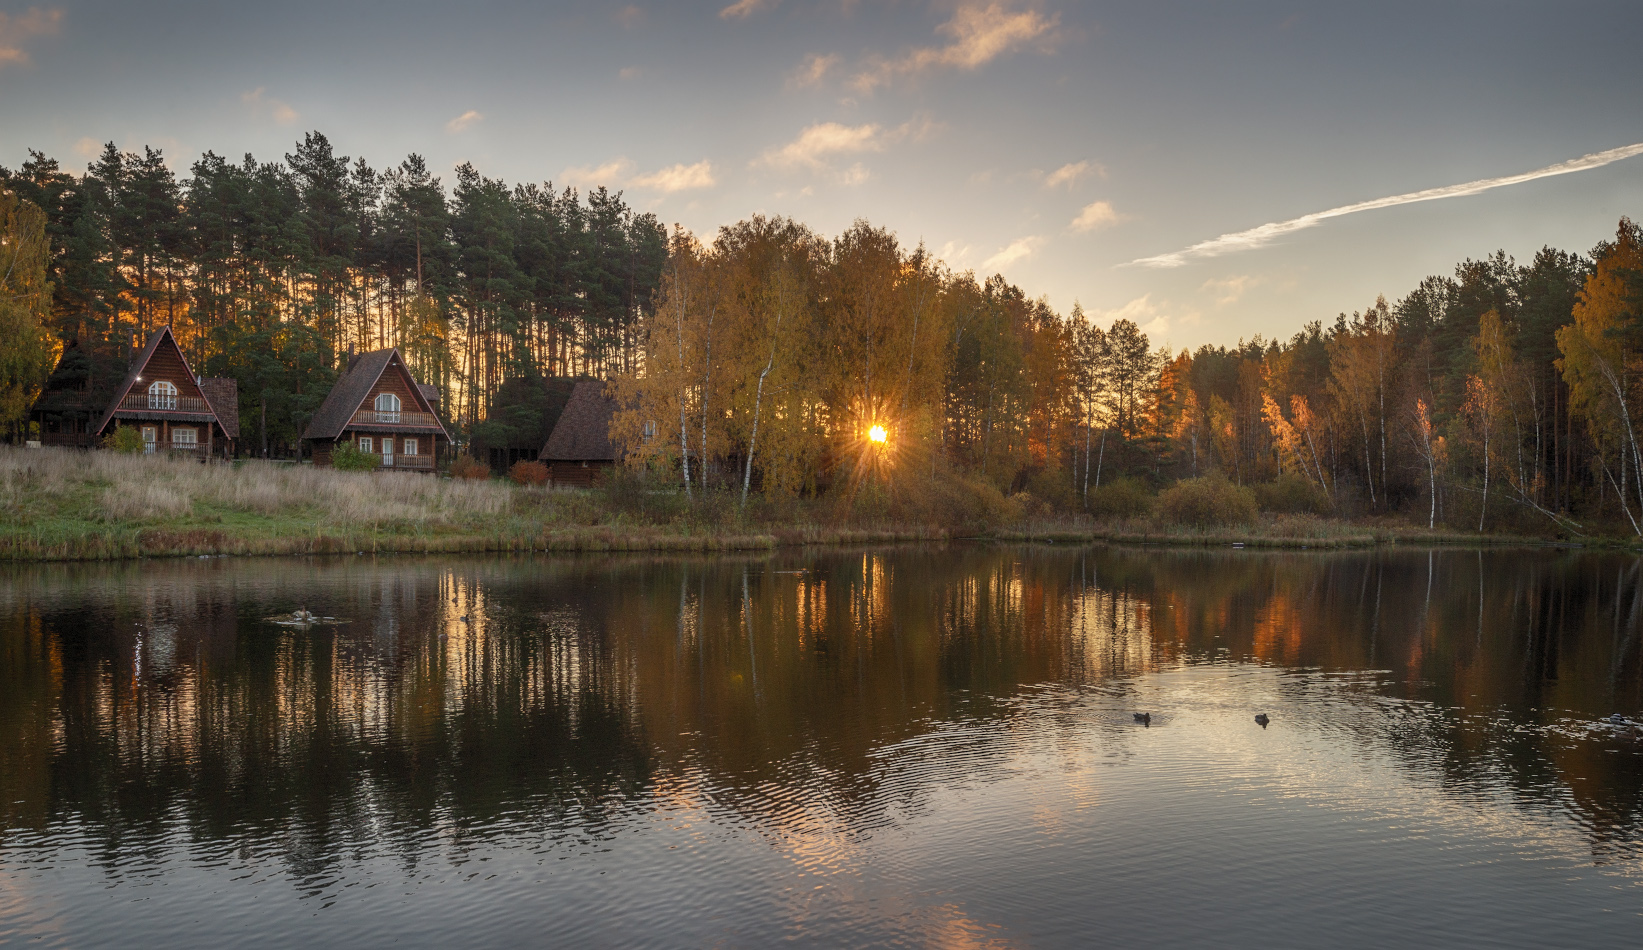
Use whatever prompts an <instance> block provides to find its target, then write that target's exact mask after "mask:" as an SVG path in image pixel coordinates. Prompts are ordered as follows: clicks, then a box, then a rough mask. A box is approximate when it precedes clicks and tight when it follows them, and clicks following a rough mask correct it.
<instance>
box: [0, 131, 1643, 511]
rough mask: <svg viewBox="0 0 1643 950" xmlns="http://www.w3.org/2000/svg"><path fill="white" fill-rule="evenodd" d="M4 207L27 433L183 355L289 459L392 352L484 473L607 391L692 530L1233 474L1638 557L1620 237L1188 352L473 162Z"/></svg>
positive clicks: (101, 185) (775, 223)
mask: <svg viewBox="0 0 1643 950" xmlns="http://www.w3.org/2000/svg"><path fill="white" fill-rule="evenodd" d="M0 191H3V192H5V196H4V199H5V202H6V203H4V204H3V205H0V227H4V228H5V229H6V230H7V233H8V235H12V237H10V238H8V241H7V242H6V243H4V244H3V245H0V265H6V273H3V274H0V280H4V281H6V282H7V283H4V284H0V320H3V321H5V327H6V336H7V345H6V346H5V347H4V348H3V349H4V354H3V359H0V411H3V412H4V413H6V419H5V421H6V422H7V424H14V423H15V420H16V419H17V418H18V417H19V414H20V412H21V407H23V406H26V404H27V401H28V398H29V393H30V392H31V387H33V391H37V389H38V379H39V376H40V375H41V373H42V372H43V371H42V370H41V366H42V365H47V366H49V363H50V360H51V358H52V353H53V352H54V349H53V348H54V347H61V346H62V345H63V344H64V343H66V342H68V341H82V342H90V343H92V344H98V345H104V346H120V345H126V346H129V345H130V344H131V341H132V340H136V341H137V342H140V340H141V337H142V336H143V335H145V334H146V333H147V332H148V331H149V330H151V329H153V328H154V327H157V326H159V325H161V324H169V325H171V326H172V327H173V329H174V331H175V332H176V333H177V336H178V338H179V340H181V341H182V343H183V346H184V348H185V351H186V352H187V353H188V355H189V356H190V358H191V360H192V361H193V362H194V364H195V365H196V367H199V368H200V369H201V371H202V372H204V373H208V374H212V375H226V376H232V377H234V378H236V379H238V380H239V383H240V387H241V410H242V414H246V416H247V421H248V424H247V425H246V426H245V427H244V431H246V432H248V433H258V434H259V435H260V437H261V438H262V440H263V444H264V445H267V444H269V443H270V442H271V443H273V444H275V445H276V446H277V445H279V444H281V443H289V442H290V441H291V440H294V439H295V437H296V435H297V434H298V433H299V432H300V431H301V427H302V425H303V424H304V423H305V422H306V419H307V416H308V415H309V414H311V413H312V411H313V410H314V409H315V408H316V407H317V406H318V404H319V402H320V401H321V400H323V398H324V395H325V393H326V392H327V391H328V390H329V387H330V385H331V383H332V382H333V381H334V379H335V377H336V374H337V372H338V371H339V368H340V367H341V366H342V365H343V364H344V361H345V359H346V355H347V353H348V352H349V351H350V350H353V349H359V350H365V349H375V348H379V347H383V346H389V345H394V346H398V347H400V348H401V350H402V352H403V353H404V354H405V356H406V358H407V360H408V362H410V364H411V365H412V367H413V368H414V370H415V371H416V372H417V374H418V375H419V376H420V377H422V378H423V379H424V380H425V381H428V382H433V383H435V384H437V385H439V386H440V387H441V389H442V390H443V391H444V392H445V393H446V394H447V397H446V403H445V406H444V410H445V413H446V414H447V416H449V417H450V419H451V421H452V422H453V423H454V424H455V427H456V428H457V430H458V433H459V436H460V437H463V438H468V439H472V438H474V437H475V436H476V435H479V436H483V434H484V433H485V431H486V427H487V426H490V427H493V428H497V429H506V427H507V424H512V423H511V422H510V420H514V419H521V418H535V416H537V415H542V414H543V413H542V411H539V410H542V409H543V407H542V406H540V405H536V404H532V405H531V406H525V404H526V403H529V402H530V398H534V397H528V396H526V397H520V396H518V394H519V393H521V392H524V391H526V390H529V389H530V385H531V384H532V382H533V381H536V380H543V379H549V378H563V377H571V376H593V377H599V378H604V379H608V380H609V381H610V382H611V391H612V392H613V394H614V395H615V396H616V397H617V398H618V400H619V402H620V404H621V406H622V411H620V412H619V413H618V415H617V417H616V422H615V425H614V427H613V436H614V438H615V441H617V442H618V443H619V444H620V445H621V446H622V447H623V448H624V450H625V452H626V453H627V456H628V458H629V459H630V461H632V462H634V463H636V464H638V465H642V466H648V467H649V468H651V469H652V470H654V471H655V472H656V473H658V476H659V477H666V478H668V479H672V480H675V481H676V483H677V484H679V486H680V487H681V488H682V490H684V491H686V492H688V493H690V494H691V495H692V496H693V497H694V496H695V495H697V494H698V493H701V492H712V491H720V490H728V491H731V492H733V493H735V494H736V495H737V496H738V497H739V499H741V500H742V501H743V503H745V499H746V498H748V497H749V496H750V495H752V494H755V493H757V494H761V495H763V496H766V497H773V498H779V497H795V496H800V495H815V494H823V493H835V494H839V495H840V496H841V497H854V496H856V495H857V494H859V493H861V492H863V491H866V492H868V493H870V494H871V493H875V492H877V493H882V492H886V491H888V492H891V493H892V494H894V493H895V492H905V491H910V490H912V486H914V485H915V484H916V483H917V482H918V481H919V480H920V479H922V480H923V481H924V482H926V483H939V482H941V481H943V480H948V481H951V480H953V479H960V480H967V481H969V482H972V483H976V484H981V485H986V486H990V488H991V489H994V490H997V491H998V492H1001V493H1004V494H1018V493H1021V492H1026V493H1028V494H1030V495H1031V496H1032V497H1033V498H1034V499H1036V500H1039V501H1042V502H1043V503H1045V504H1046V505H1049V506H1050V507H1054V508H1060V509H1063V510H1067V511H1082V510H1089V511H1096V512H1101V511H1103V510H1104V506H1106V507H1110V505H1111V503H1112V498H1113V497H1116V496H1115V495H1114V491H1115V490H1116V486H1128V487H1129V488H1136V487H1137V486H1138V487H1139V488H1140V489H1141V490H1144V491H1146V490H1154V489H1156V488H1158V487H1160V486H1162V485H1165V484H1167V483H1169V482H1171V481H1174V480H1178V479H1185V478H1196V477H1202V476H1209V475H1213V476H1216V477H1225V478H1227V479H1229V480H1231V481H1233V482H1235V483H1237V484H1240V485H1251V486H1265V490H1266V495H1265V496H1263V497H1264V498H1265V500H1266V501H1267V502H1268V504H1269V507H1288V508H1292V509H1296V510H1311V511H1315V512H1317V513H1320V514H1334V515H1341V516H1347V517H1357V516H1379V515H1388V514H1402V515H1406V516H1409V517H1413V518H1416V519H1418V520H1421V521H1424V522H1426V523H1429V524H1436V523H1437V522H1439V521H1443V522H1445V523H1449V524H1453V525H1469V526H1472V527H1477V528H1485V529H1486V528H1489V527H1490V526H1491V525H1494V526H1497V527H1514V528H1522V527H1526V526H1528V525H1530V524H1539V525H1543V526H1544V525H1552V526H1555V527H1556V528H1557V529H1559V530H1563V531H1567V532H1572V533H1581V532H1584V531H1586V530H1588V529H1589V528H1591V527H1602V526H1611V527H1613V526H1619V527H1622V528H1624V529H1625V530H1626V531H1628V532H1631V533H1635V534H1638V535H1640V536H1643V446H1640V444H1639V437H1638V431H1637V430H1638V428H1639V426H1640V425H1643V423H1640V421H1639V413H1640V412H1643V402H1640V399H1643V392H1640V391H1639V387H1638V381H1639V378H1640V377H1639V369H1640V368H1643V235H1640V231H1639V228H1638V227H1637V226H1636V225H1635V224H1633V223H1632V222H1631V221H1629V220H1627V219H1621V221H1620V224H1619V227H1618V228H1617V230H1616V233H1615V236H1614V238H1613V239H1612V240H1605V241H1603V242H1601V243H1599V244H1598V245H1597V246H1596V247H1594V248H1593V249H1591V251H1590V252H1587V253H1576V252H1568V251H1562V250H1557V249H1553V248H1550V247H1548V248H1544V249H1542V250H1541V251H1540V252H1538V253H1537V254H1536V255H1535V256H1534V258H1533V259H1532V260H1531V261H1528V262H1526V263H1521V264H1520V263H1519V262H1517V261H1515V260H1513V259H1512V258H1510V257H1508V256H1506V255H1505V254H1504V253H1502V252H1496V253H1495V254H1492V255H1488V256H1485V257H1483V258H1481V259H1476V260H1471V259H1469V260H1466V261H1463V262H1462V263H1460V264H1459V265H1457V266H1456V268H1455V269H1454V272H1453V274H1452V275H1438V276H1432V277H1428V278H1426V279H1425V280H1423V281H1421V282H1420V283H1419V284H1418V285H1417V286H1416V287H1414V288H1413V289H1412V290H1410V291H1408V292H1407V293H1406V294H1404V295H1403V296H1402V297H1399V298H1396V299H1394V300H1390V301H1389V300H1388V299H1387V298H1385V297H1382V298H1379V299H1377V300H1376V301H1374V302H1373V303H1372V304H1370V305H1369V306H1367V307H1365V308H1364V309H1362V310H1360V311H1357V312H1353V313H1350V314H1347V313H1342V314H1340V315H1338V316H1337V317H1336V318H1335V319H1334V320H1333V321H1328V322H1326V321H1323V320H1318V321H1313V322H1311V323H1308V324H1306V325H1305V326H1304V327H1303V329H1302V330H1301V331H1300V332H1298V333H1296V334H1294V335H1293V336H1292V337H1290V338H1289V339H1287V340H1268V339H1265V338H1263V337H1260V336H1257V337H1256V338H1254V339H1252V340H1246V341H1242V342H1240V343H1239V344H1238V345H1237V346H1231V347H1227V346H1208V345H1206V346H1201V347H1199V348H1197V349H1196V350H1190V351H1189V350H1182V351H1180V352H1176V353H1171V352H1166V351H1163V350H1156V349H1154V348H1153V346H1152V344H1151V342H1150V341H1149V340H1148V338H1147V335H1146V334H1145V333H1144V332H1143V331H1142V330H1141V329H1140V328H1139V327H1138V326H1136V325H1135V324H1134V323H1133V322H1131V321H1128V320H1117V321H1114V322H1112V323H1111V324H1110V325H1108V326H1102V325H1100V323H1099V322H1097V321H1095V320H1092V319H1090V318H1089V317H1088V316H1087V315H1086V314H1085V313H1084V312H1083V311H1082V310H1081V308H1080V307H1079V306H1078V305H1077V304H1074V305H1073V307H1072V309H1071V310H1070V312H1067V313H1059V312H1057V311H1056V310H1055V309H1054V308H1052V307H1051V306H1050V305H1049V304H1048V302H1047V301H1046V300H1044V299H1034V298H1031V297H1029V296H1028V295H1027V294H1026V293H1025V292H1023V291H1022V290H1021V289H1020V288H1018V287H1016V286H1014V285H1011V284H1010V283H1008V282H1007V281H1005V280H1004V279H1003V278H1002V277H999V276H991V277H985V276H980V275H976V274H974V273H970V272H963V273H960V272H955V271H953V270H952V269H951V268H949V267H947V266H946V265H945V264H943V263H942V262H941V261H939V260H937V259H936V258H935V257H934V256H933V255H931V254H930V253H929V252H928V251H927V250H926V249H924V248H923V247H922V246H920V247H907V246H904V245H903V244H901V242H900V241H899V240H898V238H897V237H896V236H895V235H894V234H893V233H891V232H889V231H887V230H885V229H882V228H875V227H873V226H872V225H870V224H868V223H866V222H857V223H856V224H855V225H854V226H852V227H851V228H849V229H848V230H846V231H845V232H844V233H843V234H840V235H838V236H836V237H832V238H827V237H824V236H822V235H818V234H816V233H815V232H813V231H811V230H810V229H809V228H807V227H805V226H804V225H802V224H800V223H798V222H795V221H792V220H789V219H785V218H779V217H778V218H766V217H753V218H750V219H748V220H745V221H742V222H739V223H737V224H734V225H730V226H727V227H724V228H721V229H720V230H719V231H718V232H717V233H716V234H715V235H713V236H711V238H707V237H699V236H696V235H692V234H690V233H688V232H686V231H684V230H682V229H678V228H675V229H674V231H673V232H672V233H669V232H668V231H667V230H666V229H665V228H664V227H663V226H662V225H661V223H660V222H659V221H657V219H656V218H655V216H654V215H650V214H640V213H636V212H634V211H633V210H632V209H631V208H629V207H628V206H627V205H626V204H625V203H624V201H623V198H622V196H621V195H620V194H613V193H610V192H608V191H606V190H605V189H603V188H598V189H594V190H592V191H590V192H588V193H587V194H586V195H581V194H578V193H577V192H576V191H574V190H571V189H562V190H556V189H555V188H554V187H553V186H552V185H551V184H543V185H540V186H538V185H531V184H526V185H513V186H509V185H507V184H506V183H504V182H502V181H500V180H496V179H490V178H486V177H484V176H483V175H481V174H480V173H479V172H478V171H477V170H476V169H474V168H473V167H472V166H471V165H468V164H464V165H462V166H460V167H459V168H457V169H456V174H455V182H454V184H453V185H452V186H451V187H449V188H448V189H447V187H446V186H445V184H444V183H443V182H442V181H441V180H440V179H439V178H437V177H435V176H434V175H433V174H432V173H431V172H430V171H429V169H428V168H427V165H426V163H425V162H424V161H423V160H422V159H421V158H420V157H418V156H415V155H412V156H410V157H408V158H407V159H406V160H405V161H403V162H401V163H400V164H399V165H398V166H397V167H394V168H392V169H390V170H388V171H386V172H379V171H376V170H374V169H373V168H372V167H371V166H369V165H368V164H367V163H366V162H365V161H364V160H363V159H350V158H348V157H346V156H339V155H337V154H335V152H334V150H333V149H332V147H331V145H330V143H329V142H328V141H327V140H326V139H325V137H324V136H322V135H320V134H318V133H311V134H308V135H306V136H304V138H303V140H302V141H301V142H299V143H297V144H296V146H295V149H294V151H293V152H292V153H290V154H288V155H286V156H284V159H283V160H282V161H276V162H259V161H257V160H255V159H254V158H252V157H251V156H246V157H245V158H244V159H243V160H242V161H241V162H239V163H232V162H229V161H227V160H225V159H223V158H222V157H220V156H217V155H215V154H214V153H210V152H207V153H206V154H205V155H203V156H202V157H201V158H200V159H199V160H198V161H196V162H195V163H194V164H193V165H192V167H191V174H190V175H189V177H186V178H179V177H178V176H176V175H175V174H174V173H173V172H172V171H171V170H170V168H169V167H168V166H167V165H166V163H165V161H164V158H163V156H162V155H161V154H160V153H159V152H158V151H155V150H153V149H149V148H145V149H143V150H142V151H141V152H140V153H137V152H121V151H120V150H118V149H117V148H115V147H114V146H112V145H109V146H108V147H106V148H105V149H104V150H103V152H102V154H101V155H100V156H99V157H98V158H97V159H96V160H95V161H93V162H92V163H91V164H90V165H89V167H88V168H87V170H86V172H85V173H84V174H79V175H76V174H71V173H68V172H65V171H64V170H63V169H62V168H61V167H60V166H59V165H58V163H57V162H56V161H55V160H53V159H50V158H48V157H46V156H44V155H41V154H39V153H34V152H31V153H30V158H29V160H28V161H27V162H26V163H24V164H23V166H22V167H21V168H19V169H17V170H16V171H11V170H7V169H4V168H0ZM30 235H33V237H30ZM8 260H9V261H10V264H9V265H8V264H7V261H8ZM31 274H32V275H33V276H29V275H31ZM31 315H32V316H31ZM31 321H32V323H31ZM31 327H33V329H30V328H31ZM13 341H19V342H13ZM515 403H519V405H515ZM522 406H524V408H523V409H522V408H521V407H522ZM545 411H551V410H545ZM510 413H514V415H510ZM264 419H266V422H264V421H263V420H264ZM521 424H523V423H521ZM875 427H877V429H878V430H882V432H883V434H884V438H883V441H876V440H874V439H873V438H872V435H873V434H874V433H875ZM259 428H260V432H259ZM481 441H483V439H481Z"/></svg>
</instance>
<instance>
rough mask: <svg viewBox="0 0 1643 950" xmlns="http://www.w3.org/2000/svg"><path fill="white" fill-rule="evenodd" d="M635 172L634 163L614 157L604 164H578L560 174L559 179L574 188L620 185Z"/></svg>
mask: <svg viewBox="0 0 1643 950" xmlns="http://www.w3.org/2000/svg"><path fill="white" fill-rule="evenodd" d="M632 172H633V163H632V162H630V161H628V160H627V159H625V158H617V159H612V160H611V161H608V162H606V163H604V164H603V165H576V166H573V167H571V168H567V169H565V170H564V172H562V173H561V174H560V175H559V180H560V181H562V182H564V183H565V184H567V185H570V186H572V187H574V188H596V187H598V186H600V185H604V186H605V187H607V188H609V187H611V186H616V187H620V186H621V184H622V183H623V182H624V181H626V180H627V177H628V175H629V174H631V173H632Z"/></svg>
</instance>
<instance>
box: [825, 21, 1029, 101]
mask: <svg viewBox="0 0 1643 950" xmlns="http://www.w3.org/2000/svg"><path fill="white" fill-rule="evenodd" d="M1060 26H1061V15H1060V14H1058V13H1057V14H1051V15H1050V16H1045V15H1044V14H1042V13H1039V12H1038V11H1037V10H1034V9H1031V8H1027V9H1018V8H1016V7H1015V6H1014V5H1013V4H1012V3H1005V2H998V0H994V2H990V3H985V4H982V3H975V2H967V3H961V4H960V5H959V7H958V9H957V10H955V11H953V16H952V18H951V19H949V20H948V21H947V22H945V23H943V24H941V25H940V26H938V27H936V32H938V33H941V34H942V35H944V36H946V37H948V38H949V40H950V42H948V44H947V45H946V46H920V47H915V48H913V49H910V50H908V51H906V52H905V53H902V54H901V55H900V56H898V57H896V58H895V59H890V60H879V61H877V62H874V63H871V64H869V65H868V67H867V68H865V69H863V70H862V71H861V72H860V73H858V74H857V75H856V78H855V80H854V82H853V85H855V87H856V88H857V89H859V90H860V91H862V92H872V91H873V90H874V89H876V88H878V87H879V86H883V85H888V84H889V83H891V82H893V81H895V80H896V79H898V78H901V77H904V76H914V75H917V74H919V73H923V72H928V71H930V70H934V69H943V68H948V69H963V70H975V69H980V68H981V67H982V66H985V65H986V64H987V63H990V62H992V61H993V60H995V59H997V58H998V57H1000V56H1004V55H1006V54H1009V53H1013V52H1015V51H1016V50H1018V49H1020V48H1021V47H1023V46H1026V45H1027V44H1029V43H1033V42H1035V41H1036V42H1038V43H1039V44H1040V45H1041V46H1048V45H1049V44H1051V43H1053V42H1054V41H1055V39H1056V36H1057V32H1058V30H1059V29H1060Z"/></svg>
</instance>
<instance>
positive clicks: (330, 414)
mask: <svg viewBox="0 0 1643 950" xmlns="http://www.w3.org/2000/svg"><path fill="white" fill-rule="evenodd" d="M398 353H399V351H398V350H397V349H395V348H393V347H389V348H388V349H386V350H374V351H372V352H370V353H364V354H361V355H359V356H356V357H354V358H353V361H352V362H350V363H349V365H348V371H347V372H345V373H343V374H342V378H341V379H339V380H337V384H336V385H335V386H332V387H331V393H330V395H328V396H326V397H325V402H323V403H321V404H320V407H319V411H318V412H316V413H314V418H313V419H312V420H310V421H309V423H308V431H306V432H304V433H303V434H302V437H303V438H305V439H335V438H339V437H340V436H341V435H342V431H343V430H344V429H346V428H348V423H349V422H352V421H353V418H354V413H355V412H357V411H359V408H360V405H361V404H362V403H364V402H365V397H366V396H369V395H370V394H371V388H372V387H373V386H375V385H376V384H377V380H379V379H381V378H382V374H383V373H384V372H385V371H386V370H387V369H388V366H389V364H390V363H392V362H393V358H394V356H396V355H397V354H398ZM403 364H404V361H403V360H401V365H403ZM407 375H409V370H407ZM411 382H412V383H415V385H416V387H417V390H418V393H419V394H420V392H421V389H422V384H421V383H418V382H416V380H415V379H413V380H411ZM422 398H423V400H424V401H426V400H427V397H426V396H423V397H422ZM433 410H434V406H433V404H431V403H430V404H429V406H428V411H429V412H433ZM435 418H438V417H437V416H436V417H435ZM444 428H445V426H444V424H443V423H441V424H440V429H441V430H442V431H443V430H444ZM446 438H447V439H449V438H450V435H449V434H448V433H447V434H446Z"/></svg>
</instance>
